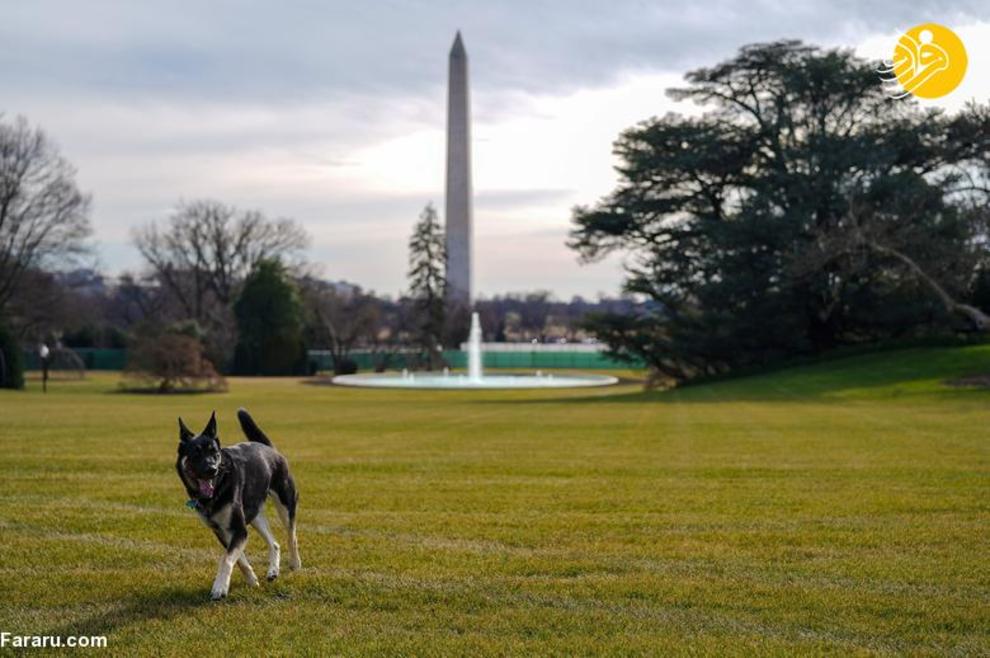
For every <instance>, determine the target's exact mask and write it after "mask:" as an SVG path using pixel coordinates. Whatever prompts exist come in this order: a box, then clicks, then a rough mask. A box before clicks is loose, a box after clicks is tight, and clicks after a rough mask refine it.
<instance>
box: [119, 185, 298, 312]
mask: <svg viewBox="0 0 990 658" xmlns="http://www.w3.org/2000/svg"><path fill="white" fill-rule="evenodd" d="M308 241H309V239H308V236H307V235H306V232H305V231H304V230H303V229H302V227H300V226H299V225H298V224H296V223H295V222H294V221H293V220H291V219H284V218H279V219H268V218H267V217H265V216H264V215H263V214H262V213H260V212H258V211H255V210H248V211H240V210H238V209H237V208H235V207H233V206H228V205H225V204H223V203H219V202H217V201H209V200H202V201H193V202H191V203H181V204H179V206H178V208H177V209H176V211H175V213H173V214H172V216H171V217H169V218H168V220H167V221H166V222H165V223H164V225H162V226H159V225H158V224H157V223H155V222H152V223H151V224H148V225H146V226H144V227H142V228H140V229H137V230H136V231H135V232H134V243H135V245H136V246H137V248H138V250H139V251H140V252H141V255H142V256H143V257H144V259H145V261H146V262H147V264H148V265H149V266H150V267H151V269H152V270H153V271H154V273H155V274H156V276H157V278H158V279H159V281H160V282H161V284H162V285H163V286H165V287H167V288H168V289H169V291H170V292H171V293H172V294H173V295H174V296H175V297H176V298H177V300H178V301H179V303H180V304H181V306H182V307H183V309H184V311H185V313H186V314H187V316H188V317H190V318H195V319H197V320H208V319H209V308H208V304H209V303H210V302H212V301H216V302H219V304H220V305H222V306H223V307H229V306H230V304H231V303H232V302H233V300H234V297H235V296H236V294H237V289H238V286H239V285H240V283H241V282H242V281H243V280H244V277H245V276H246V275H247V274H248V272H250V271H251V269H252V268H253V267H254V266H255V265H256V264H257V263H258V262H259V261H261V260H263V259H273V258H279V259H282V260H284V261H288V262H292V260H293V258H294V257H296V256H298V255H299V254H300V252H302V250H303V249H305V248H306V245H307V243H308Z"/></svg>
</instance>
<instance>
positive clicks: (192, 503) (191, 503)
mask: <svg viewBox="0 0 990 658" xmlns="http://www.w3.org/2000/svg"><path fill="white" fill-rule="evenodd" d="M186 507H188V508H189V509H191V510H196V511H197V512H202V511H203V504H202V503H200V502H199V501H198V500H196V499H195V498H190V499H189V500H187V501H186Z"/></svg>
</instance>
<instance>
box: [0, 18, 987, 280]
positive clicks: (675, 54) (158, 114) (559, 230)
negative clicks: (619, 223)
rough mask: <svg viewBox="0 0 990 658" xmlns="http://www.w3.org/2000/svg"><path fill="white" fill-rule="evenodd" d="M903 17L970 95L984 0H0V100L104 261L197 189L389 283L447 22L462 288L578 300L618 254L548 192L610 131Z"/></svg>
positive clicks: (426, 168)
mask: <svg viewBox="0 0 990 658" xmlns="http://www.w3.org/2000/svg"><path fill="white" fill-rule="evenodd" d="M981 19H983V20H985V21H986V22H985V23H982V24H981V23H980V20H981ZM927 20H938V21H940V22H943V23H946V24H948V25H950V26H955V25H961V26H962V27H961V28H960V30H961V33H962V35H963V38H964V40H965V41H966V43H967V44H968V45H969V44H973V48H972V52H971V73H970V77H969V78H968V79H967V81H966V83H964V86H965V89H964V90H961V92H962V91H965V97H967V98H968V97H970V96H974V95H976V96H979V95H981V94H982V98H984V99H985V98H986V92H987V85H988V84H990V80H988V79H987V78H986V75H985V74H984V73H983V72H984V71H987V72H990V62H987V61H986V60H987V59H988V57H987V53H986V52H985V49H982V44H983V43H990V38H987V37H988V36H990V35H988V34H987V32H986V30H987V27H986V26H987V25H990V6H988V5H986V3H984V2H970V1H963V2H954V3H951V4H950V3H945V2H938V1H935V0H932V1H928V2H924V1H922V2H916V3H903V2H893V1H890V0H888V1H885V2H878V3H861V2H853V1H852V0H842V1H840V2H831V3H822V2H810V1H797V0H794V1H790V2H783V1H760V2H727V1H725V0H714V1H712V0H709V1H707V2H703V3H693V4H692V3H680V4H677V5H672V4H670V3H643V2H634V1H613V2H608V3H603V2H596V1H592V0H529V1H526V2H523V1H522V0H515V1H507V2H498V3H477V2H467V1H464V2H453V1H436V0H431V1H426V0H418V1H409V0H406V1H399V0H393V1H390V2H366V3H356V2H346V3H345V2H326V1H318V0H313V1H306V2H303V1H295V2H290V3H244V2H233V0H218V1H214V2H208V3H206V2H199V1H192V0H176V1H173V2H167V3H166V2H140V3H139V2H126V1H124V0H114V1H111V0H90V1H88V2H85V3H80V2H71V1H69V0H34V1H32V2H23V3H15V2H8V3H5V5H4V6H3V9H0V43H3V44H4V45H3V48H0V79H2V80H4V94H3V101H2V102H3V105H2V106H0V112H6V113H7V114H18V113H23V114H25V115H27V116H28V117H29V118H30V119H31V120H32V122H34V123H37V124H39V125H41V126H43V127H44V128H45V129H46V130H47V131H48V132H49V134H50V135H51V136H52V137H53V138H54V139H55V140H56V141H57V142H58V143H59V144H60V145H61V147H62V150H63V152H64V153H65V155H66V156H67V157H68V158H69V159H70V160H71V161H72V162H74V163H75V164H76V165H77V166H78V168H79V180H80V183H81V185H82V186H83V187H84V189H87V190H89V191H91V192H92V193H93V196H94V222H95V224H96V230H97V237H98V239H99V241H100V243H101V244H102V245H104V249H103V250H104V252H105V253H104V261H105V262H106V263H107V266H108V267H109V268H111V269H115V268H120V267H125V266H126V267H133V266H134V264H135V262H136V261H135V259H134V257H133V255H132V254H131V255H129V252H128V239H129V238H128V236H129V232H130V228H131V227H132V226H133V225H135V224H139V223H143V222H146V221H149V220H151V219H154V218H158V217H163V216H165V215H166V214H167V213H168V212H169V209H170V208H171V207H173V206H174V204H175V203H176V202H177V201H178V200H179V199H183V198H184V199H191V198H196V197H201V196H206V197H212V198H219V199H222V200H224V201H227V202H230V203H234V204H237V205H240V206H242V207H252V208H260V209H262V210H264V211H266V212H267V213H269V214H270V215H279V216H281V215H287V216H292V217H295V218H296V219H298V220H299V221H301V222H302V223H303V224H304V225H305V226H306V227H307V229H308V230H309V231H310V232H311V233H312V234H313V236H314V248H313V252H312V253H313V257H314V258H315V259H322V260H325V270H326V273H327V275H328V276H331V277H332V278H349V279H352V280H355V281H358V282H361V283H363V284H364V285H366V286H368V287H373V288H375V289H378V290H380V291H387V292H396V291H398V290H399V289H401V288H402V286H403V285H404V274H405V243H406V240H407V238H408V233H409V230H410V229H411V226H412V223H413V222H414V221H415V218H416V216H417V215H418V213H419V211H420V210H421V209H422V206H423V205H424V204H425V203H426V202H427V201H430V200H432V201H433V202H434V203H435V204H436V205H437V207H438V209H440V210H441V212H442V209H443V168H444V157H445V151H444V132H443V125H444V115H445V82H446V55H447V49H448V48H449V44H450V41H451V39H452V36H453V33H454V31H455V30H456V29H458V28H459V29H462V30H463V33H464V38H465V41H466V44H467V48H468V52H469V56H470V65H471V80H472V111H473V116H474V125H473V130H474V135H473V136H474V142H473V147H474V153H473V156H474V181H475V189H476V193H477V196H476V199H475V202H476V206H475V207H476V236H477V242H476V249H477V266H478V273H477V281H478V283H479V286H480V289H481V290H483V291H484V292H487V293H489V294H491V293H495V292H499V291H502V290H508V289H517V290H518V289H524V288H527V287H548V286H549V284H550V283H553V284H554V285H556V286H559V290H560V292H561V293H562V294H572V293H575V292H584V293H586V294H594V293H595V292H597V291H598V290H611V291H615V290H617V288H618V284H619V281H620V274H619V268H618V265H616V264H615V263H613V264H611V265H602V266H601V267H597V266H596V267H590V268H589V267H580V266H578V265H577V262H576V259H575V257H574V254H573V253H572V252H570V251H569V250H567V248H566V247H565V246H564V241H565V239H566V234H567V230H568V228H569V227H568V218H569V216H570V208H571V207H572V206H573V205H575V204H587V203H592V202H594V201H595V199H597V198H598V197H599V196H601V195H602V194H605V193H606V192H608V190H609V189H611V187H612V186H613V185H614V183H615V173H614V171H613V165H614V161H613V156H612V154H611V144H612V142H613V140H614V139H615V137H616V136H617V135H618V133H619V132H620V131H621V130H622V129H624V128H627V127H628V126H630V125H632V124H634V123H636V122H637V121H640V120H642V119H644V118H647V117H648V116H651V115H656V114H662V113H663V112H665V111H667V110H671V109H683V108H679V106H678V105H676V104H674V103H672V102H671V101H670V100H669V99H668V98H666V97H665V96H664V94H663V91H664V89H665V88H667V87H669V86H672V85H678V84H681V80H682V76H683V73H684V72H685V71H686V70H689V69H691V68H694V67H697V66H701V65H710V64H713V63H715V62H718V61H720V60H722V59H725V58H726V57H729V56H731V55H732V54H733V53H734V52H735V51H736V49H737V48H738V47H739V46H740V45H743V44H745V43H750V42H754V41H761V40H770V39H776V38H783V37H797V38H804V39H806V40H809V41H811V42H815V43H821V44H824V45H845V46H853V45H857V44H861V43H862V44H865V46H864V47H865V48H866V50H865V51H864V52H866V51H869V54H870V55H871V56H875V55H874V53H883V52H885V48H887V46H886V45H885V44H886V43H887V41H886V40H887V39H889V38H891V36H892V35H894V34H896V33H897V32H898V31H900V30H902V29H904V28H905V27H907V26H910V25H912V24H914V23H918V22H922V21H927ZM981 25H982V27H981ZM981 30H983V31H981ZM981 58H982V59H981ZM980 62H983V64H982V65H981V64H980ZM961 97H962V96H960V98H961ZM541 282H543V283H541ZM547 282H549V283H547Z"/></svg>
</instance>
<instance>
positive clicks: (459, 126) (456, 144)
mask: <svg viewBox="0 0 990 658" xmlns="http://www.w3.org/2000/svg"><path fill="white" fill-rule="evenodd" d="M471 205H472V204H471V106H470V99H469V97H468V60H467V52H466V51H465V50H464V42H463V41H462V40H461V33H460V32H458V33H457V36H456V37H454V45H453V46H452V47H451V49H450V59H449V68H448V78H447V198H446V206H445V210H444V211H445V233H446V247H447V302H448V304H449V305H451V306H453V307H462V308H464V309H466V308H467V307H469V306H470V304H471V237H472V235H471V234H472V228H471V224H472V221H471V214H472V212H471Z"/></svg>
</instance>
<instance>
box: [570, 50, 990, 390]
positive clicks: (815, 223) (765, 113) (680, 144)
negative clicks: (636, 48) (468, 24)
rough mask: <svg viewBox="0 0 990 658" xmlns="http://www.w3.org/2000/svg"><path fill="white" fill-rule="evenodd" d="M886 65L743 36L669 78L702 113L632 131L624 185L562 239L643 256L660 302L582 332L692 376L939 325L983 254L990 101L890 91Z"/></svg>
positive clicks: (965, 310)
mask: <svg viewBox="0 0 990 658" xmlns="http://www.w3.org/2000/svg"><path fill="white" fill-rule="evenodd" d="M874 69H875V64H874V63H870V62H867V61H864V60H862V59H859V58H857V57H855V56H854V55H853V54H851V53H850V52H848V51H843V50H822V49H819V48H816V47H812V46H806V45H803V44H801V43H800V42H796V41H782V42H776V43H770V44H757V45H752V46H747V47H745V48H743V49H742V50H741V52H740V53H739V55H738V56H736V57H735V58H733V59H731V60H729V61H727V62H724V63H722V64H719V65H717V66H715V67H713V68H708V69H700V70H698V71H694V72H692V73H689V74H688V75H687V81H688V86H687V87H685V88H682V89H674V90H671V91H670V92H668V93H669V94H670V95H671V96H672V97H673V98H675V99H685V100H690V101H694V102H695V103H699V104H701V105H702V106H705V107H707V108H708V111H707V112H705V113H704V114H703V115H701V116H695V117H684V116H680V115H677V114H668V115H666V116H664V117H660V118H653V119H650V120H648V121H645V122H643V123H641V124H639V125H637V126H635V127H633V128H631V129H629V130H627V131H626V132H625V133H623V134H622V135H621V136H620V138H619V140H618V141H617V142H616V145H615V152H616V154H617V155H618V156H619V158H620V159H621V165H620V166H619V173H620V176H621V182H620V184H619V186H618V188H617V189H616V190H615V191H614V192H612V193H611V194H610V195H608V196H607V197H606V198H604V199H602V200H601V201H600V202H599V203H598V204H597V205H596V206H594V207H592V208H587V207H580V208H577V209H575V212H574V219H573V222H574V228H573V231H572V235H571V238H572V239H571V245H572V246H573V247H574V248H575V249H577V250H578V251H579V252H580V254H581V255H582V257H583V258H585V259H588V260H592V259H596V258H600V257H602V256H603V255H605V254H607V253H610V252H613V251H623V252H627V253H631V254H632V255H633V258H631V259H629V260H628V262H630V263H631V266H630V268H629V276H628V278H627V280H626V282H625V288H626V290H627V291H628V292H632V293H636V294H638V295H639V296H641V297H642V298H645V299H647V300H648V302H649V303H647V304H645V305H644V306H643V311H642V312H640V313H638V314H635V315H629V316H616V315H611V316H601V315H599V316H596V317H594V318H592V319H591V321H590V323H589V328H591V329H593V330H594V331H596V333H597V334H598V335H599V336H600V337H601V338H603V339H604V340H605V341H606V342H607V343H608V344H609V345H610V346H611V348H612V349H613V353H614V354H617V355H620V356H621V355H623V354H625V355H630V356H636V357H639V358H642V359H644V360H646V361H647V362H648V363H649V364H651V365H652V366H653V368H654V369H655V370H656V371H657V372H659V373H661V374H662V375H665V376H667V377H669V378H673V379H676V380H682V379H686V378H691V377H694V376H697V375H706V374H714V373H719V372H724V371H726V370H729V369H732V368H736V367H740V366H753V365H758V364H762V363H765V362H767V361H773V360H778V359H782V358H785V357H788V356H791V355H796V354H802V353H813V352H820V351H822V350H826V349H829V348H831V347H834V346H837V345H842V344H848V343H855V342H861V341H872V340H878V339H885V338H890V337H894V336H900V335H904V334H906V333H912V332H918V331H928V330H930V329H931V328H932V327H935V328H938V327H942V328H950V329H951V328H960V329H967V328H969V329H980V330H982V329H985V328H986V327H985V326H984V324H985V317H986V316H984V315H983V314H982V312H981V311H979V309H976V308H974V307H973V306H971V305H968V304H965V303H962V302H961V301H959V300H960V299H964V298H965V297H966V295H967V294H968V293H967V290H968V288H969V287H971V286H972V285H973V283H972V282H973V281H974V280H975V277H974V273H975V272H977V271H978V270H979V267H980V264H981V263H984V264H985V263H986V262H987V260H988V257H987V254H988V251H987V242H986V240H985V239H984V236H985V235H986V231H985V230H984V226H985V224H986V220H985V216H986V213H985V212H982V213H981V212H980V211H979V209H980V208H983V209H985V208H986V206H987V196H986V190H987V187H986V186H985V185H983V186H978V185H974V184H973V181H974V179H976V180H979V178H978V176H974V173H975V172H978V171H980V168H981V167H985V163H984V162H983V161H982V160H981V158H985V154H986V153H987V151H988V148H990V113H988V111H987V109H986V108H982V107H976V106H972V107H970V108H968V109H967V110H965V111H963V112H961V113H959V114H957V115H955V116H947V115H945V114H943V113H941V112H939V111H937V110H922V109H920V108H919V107H918V105H917V104H916V103H914V102H913V101H910V100H900V101H893V100H891V99H889V98H888V97H887V96H886V95H885V91H884V89H883V87H882V86H881V84H880V83H879V81H878V79H877V75H876V72H875V70H874Z"/></svg>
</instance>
